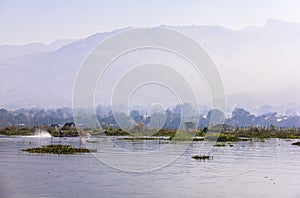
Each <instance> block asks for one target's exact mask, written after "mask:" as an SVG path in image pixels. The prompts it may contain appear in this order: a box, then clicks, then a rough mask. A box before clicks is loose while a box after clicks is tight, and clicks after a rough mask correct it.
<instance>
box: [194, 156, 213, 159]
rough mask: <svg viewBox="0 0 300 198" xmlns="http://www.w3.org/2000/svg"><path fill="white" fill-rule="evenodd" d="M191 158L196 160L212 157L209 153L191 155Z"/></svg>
mask: <svg viewBox="0 0 300 198" xmlns="http://www.w3.org/2000/svg"><path fill="white" fill-rule="evenodd" d="M192 158H194V159H196V160H206V159H208V160H209V159H212V156H209V155H194V156H192Z"/></svg>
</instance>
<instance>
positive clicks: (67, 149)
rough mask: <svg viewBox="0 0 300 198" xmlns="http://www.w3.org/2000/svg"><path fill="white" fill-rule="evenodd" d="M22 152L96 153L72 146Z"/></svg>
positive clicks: (40, 148) (49, 147)
mask: <svg viewBox="0 0 300 198" xmlns="http://www.w3.org/2000/svg"><path fill="white" fill-rule="evenodd" d="M22 151H25V152H29V153H53V154H74V153H90V152H95V150H89V149H86V148H75V147H72V146H71V145H62V144H50V145H47V146H42V147H37V148H27V149H23V150H22Z"/></svg>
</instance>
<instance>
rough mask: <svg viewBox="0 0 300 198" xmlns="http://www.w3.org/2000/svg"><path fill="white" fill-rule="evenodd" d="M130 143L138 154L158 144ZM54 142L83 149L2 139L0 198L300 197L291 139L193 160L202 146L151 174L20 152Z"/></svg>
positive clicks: (89, 158) (86, 157) (84, 157)
mask: <svg viewBox="0 0 300 198" xmlns="http://www.w3.org/2000/svg"><path fill="white" fill-rule="evenodd" d="M123 142H124V141H123ZM127 142H128V143H127V144H130V145H131V149H133V150H134V149H135V147H136V149H137V150H138V149H140V148H141V145H145V144H153V145H156V146H157V144H158V141H157V140H150V141H144V142H139V144H133V143H132V142H130V141H127ZM49 143H68V144H72V145H74V146H80V140H79V138H67V139H62V138H28V137H14V138H12V137H4V136H3V137H0V198H2V197H3V198H6V197H8V198H10V197H22V198H23V197H24V198H27V197H28V198H29V197H30V198H43V197H47V198H48V197H86V198H87V197H272V198H273V197H294V198H299V197H300V147H299V146H292V145H291V143H292V142H291V141H287V140H280V139H268V140H266V141H265V142H259V141H245V142H237V143H233V145H234V146H233V147H229V146H226V147H214V148H213V150H212V153H211V155H213V156H214V158H213V160H206V161H197V160H194V159H192V158H191V156H192V155H194V154H198V153H199V145H200V144H201V143H200V142H198V143H193V144H192V145H190V146H189V147H188V149H187V150H186V151H185V152H184V153H183V155H182V156H180V157H179V158H178V159H177V160H176V161H175V162H173V163H171V164H169V165H168V166H166V167H164V168H161V169H158V170H155V171H150V172H146V173H131V172H124V171H120V170H116V169H114V168H111V167H108V166H106V165H105V164H102V163H101V162H100V161H99V160H98V159H96V158H95V157H94V156H93V155H91V154H75V155H53V154H52V155H49V154H29V153H25V152H22V151H21V149H24V148H28V147H34V146H40V145H47V144H49ZM125 144H126V143H125ZM154 147H155V146H154ZM158 157H159V156H158ZM158 160H159V159H158Z"/></svg>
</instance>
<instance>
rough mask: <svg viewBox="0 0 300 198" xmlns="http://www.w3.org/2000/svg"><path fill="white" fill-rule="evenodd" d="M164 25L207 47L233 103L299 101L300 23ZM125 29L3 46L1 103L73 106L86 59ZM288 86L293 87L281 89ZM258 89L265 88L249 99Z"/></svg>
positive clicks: (286, 105) (0, 54)
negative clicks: (232, 26)
mask: <svg viewBox="0 0 300 198" xmlns="http://www.w3.org/2000/svg"><path fill="white" fill-rule="evenodd" d="M162 27H164V26H162ZM165 27H168V28H171V29H175V30H178V31H181V32H183V33H184V34H186V35H188V36H190V37H191V38H193V39H194V40H196V41H197V42H199V44H200V45H201V46H202V47H203V48H204V49H205V50H206V51H207V52H208V54H209V55H210V57H211V58H212V60H213V61H214V62H215V64H216V66H217V67H218V69H219V72H220V75H221V77H222V79H223V81H224V86H225V91H226V93H227V94H228V99H227V104H228V107H229V108H233V107H234V106H235V105H241V106H244V105H246V106H247V103H248V106H251V107H252V108H254V106H258V107H259V106H263V105H265V104H266V102H267V103H269V104H270V105H272V106H274V107H276V106H283V107H284V108H285V109H289V107H292V106H295V103H296V106H298V105H299V103H298V101H299V99H300V92H299V87H298V85H299V84H300V79H299V78H298V75H299V72H298V73H297V71H299V69H298V67H299V66H298V65H299V64H300V56H299V53H300V23H288V22H284V21H281V20H269V21H268V22H267V24H266V25H265V26H264V27H256V26H249V27H246V28H243V29H241V30H238V31H235V30H231V29H228V28H224V27H221V26H180V27H174V26H165ZM125 29H127V28H125ZM125 29H120V30H115V31H113V32H105V33H97V34H94V35H92V36H90V37H87V38H84V39H81V40H77V41H72V40H64V41H57V42H54V43H52V44H50V45H45V44H41V43H33V44H28V45H24V46H0V83H1V85H2V86H1V87H0V98H1V103H0V107H3V108H12V109H15V108H21V107H46V108H52V107H65V106H71V104H72V88H73V83H74V80H75V76H76V73H77V71H78V69H79V66H80V64H81V63H82V61H83V59H84V58H85V57H86V55H87V54H88V53H89V51H90V50H92V49H93V48H94V47H95V46H96V45H97V44H98V43H100V42H101V41H103V40H104V39H105V38H107V37H109V36H111V35H113V34H115V33H117V32H120V31H122V30H125ZM286 88H288V89H290V90H291V91H290V92H288V93H286V92H284V91H282V90H287V89H286ZM233 93H245V94H242V95H244V97H241V94H238V95H239V96H237V95H236V94H233ZM251 93H252V94H251ZM256 93H263V94H259V95H258V96H255V97H253V98H252V99H251V95H252V96H253V95H254V94H256ZM279 96H281V97H279ZM285 96H286V97H285ZM249 97H250V98H249ZM275 97H276V98H275ZM245 98H248V99H249V100H248V101H245ZM248 109H249V108H248ZM282 111H284V110H282Z"/></svg>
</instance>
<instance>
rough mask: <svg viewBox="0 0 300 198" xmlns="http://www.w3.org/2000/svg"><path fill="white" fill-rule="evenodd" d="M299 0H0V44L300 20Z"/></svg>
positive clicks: (261, 24) (235, 28) (262, 24)
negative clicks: (116, 32)
mask: <svg viewBox="0 0 300 198" xmlns="http://www.w3.org/2000/svg"><path fill="white" fill-rule="evenodd" d="M299 10H300V1H297V0H206V1H205V0H151V1H149V0H107V1H102V0H85V1H79V0H51V1H49V0H38V1H37V0H0V45H3V44H11V45H22V44H26V43H32V42H43V43H51V42H53V41H55V40H58V39H80V38H85V37H87V36H90V35H92V34H95V33H97V32H105V31H111V30H114V29H118V28H123V27H128V26H133V27H152V26H158V25H161V24H165V25H174V26H183V25H184V26H185V25H221V26H224V27H227V28H231V29H234V30H238V29H241V28H244V27H246V26H249V25H257V26H264V24H265V23H266V22H267V20H268V19H274V18H275V19H282V20H285V21H288V22H300V12H299Z"/></svg>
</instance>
